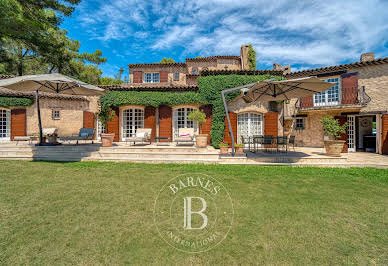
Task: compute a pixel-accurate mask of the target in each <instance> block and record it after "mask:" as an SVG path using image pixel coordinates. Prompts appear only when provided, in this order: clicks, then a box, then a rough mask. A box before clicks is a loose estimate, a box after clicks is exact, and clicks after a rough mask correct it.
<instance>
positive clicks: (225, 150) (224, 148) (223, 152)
mask: <svg viewBox="0 0 388 266" xmlns="http://www.w3.org/2000/svg"><path fill="white" fill-rule="evenodd" d="M220 154H229V147H220Z"/></svg>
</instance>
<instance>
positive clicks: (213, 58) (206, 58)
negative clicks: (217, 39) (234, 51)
mask: <svg viewBox="0 0 388 266" xmlns="http://www.w3.org/2000/svg"><path fill="white" fill-rule="evenodd" d="M217 59H240V56H237V55H216V56H207V57H196V58H186V62H188V61H209V60H217Z"/></svg>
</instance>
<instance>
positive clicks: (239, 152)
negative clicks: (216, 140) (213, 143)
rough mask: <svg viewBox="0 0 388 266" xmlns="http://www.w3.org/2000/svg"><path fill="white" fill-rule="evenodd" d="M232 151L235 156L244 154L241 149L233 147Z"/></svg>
mask: <svg viewBox="0 0 388 266" xmlns="http://www.w3.org/2000/svg"><path fill="white" fill-rule="evenodd" d="M234 151H235V154H244V150H243V147H235V148H234Z"/></svg>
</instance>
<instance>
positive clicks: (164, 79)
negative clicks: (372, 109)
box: [159, 71, 168, 82]
mask: <svg viewBox="0 0 388 266" xmlns="http://www.w3.org/2000/svg"><path fill="white" fill-rule="evenodd" d="M159 75H160V76H159V77H160V82H167V81H168V71H160V72H159Z"/></svg>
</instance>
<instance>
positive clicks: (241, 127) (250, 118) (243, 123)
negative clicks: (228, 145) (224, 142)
mask: <svg viewBox="0 0 388 266" xmlns="http://www.w3.org/2000/svg"><path fill="white" fill-rule="evenodd" d="M262 121H263V119H262V115H259V114H254V113H244V114H239V115H238V116H237V140H236V142H237V143H241V136H242V137H244V138H248V137H253V136H256V135H262V134H263V128H262V125H263V123H262Z"/></svg>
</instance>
